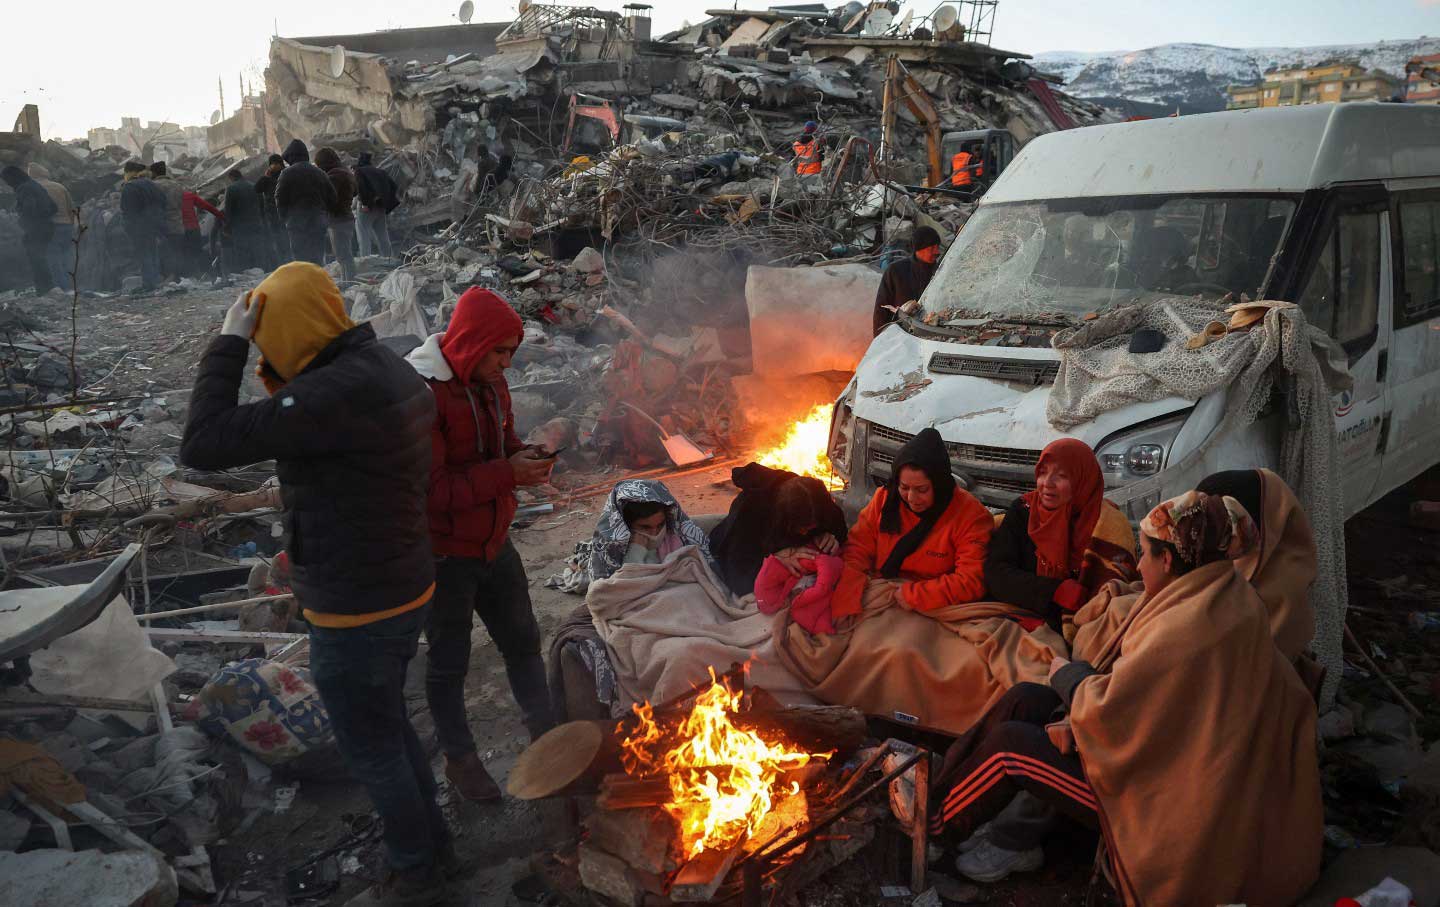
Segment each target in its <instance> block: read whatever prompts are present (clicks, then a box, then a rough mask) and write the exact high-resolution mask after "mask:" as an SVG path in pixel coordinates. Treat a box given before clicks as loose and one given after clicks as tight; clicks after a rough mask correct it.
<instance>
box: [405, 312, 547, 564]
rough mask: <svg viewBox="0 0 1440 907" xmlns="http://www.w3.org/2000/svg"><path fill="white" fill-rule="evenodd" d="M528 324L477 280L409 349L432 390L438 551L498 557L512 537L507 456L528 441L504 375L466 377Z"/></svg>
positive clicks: (433, 533) (433, 519) (433, 517)
mask: <svg viewBox="0 0 1440 907" xmlns="http://www.w3.org/2000/svg"><path fill="white" fill-rule="evenodd" d="M523 331H524V327H523V325H522V324H521V322H520V316H519V315H517V314H515V310H514V309H512V308H511V307H510V305H509V303H507V302H505V300H504V299H502V298H501V297H500V296H498V295H496V294H495V293H492V292H491V291H489V290H482V289H479V288H477V287H472V288H470V289H469V290H466V291H465V293H464V295H462V296H461V297H460V299H459V301H458V302H456V304H455V314H454V316H452V317H451V319H450V325H449V328H448V329H447V330H446V332H445V333H443V334H434V335H432V336H431V337H430V338H429V339H428V340H426V341H425V343H423V344H421V346H420V347H419V348H417V349H416V350H415V351H414V352H412V353H411V354H410V355H409V356H408V357H407V358H408V359H409V360H410V364H411V365H413V366H414V367H415V370H416V371H418V372H419V373H420V374H421V376H422V377H424V378H425V379H426V380H427V381H428V382H429V384H430V390H431V391H432V392H433V393H434V395H435V425H434V427H433V428H432V429H431V431H430V450H431V455H430V500H429V512H430V541H431V547H432V548H433V549H434V552H435V554H436V555H449V556H454V557H473V558H481V559H484V560H487V561H489V560H494V559H495V557H496V555H498V554H499V553H500V549H501V548H502V547H503V546H504V544H505V540H506V538H508V537H509V532H510V521H511V520H512V519H514V518H515V507H516V500H515V473H514V470H513V469H512V468H511V466H510V459H509V458H510V457H511V455H513V454H514V453H516V452H517V451H519V450H520V449H521V448H522V447H523V446H524V445H523V444H521V442H520V437H519V436H518V435H517V434H516V433H515V416H514V413H512V412H511V411H510V389H509V387H507V386H506V384H505V380H504V379H503V378H502V379H501V380H500V381H499V382H498V383H496V384H491V385H485V384H475V383H473V382H470V381H468V380H465V379H468V377H469V376H470V374H471V373H473V371H474V370H475V366H476V364H477V363H478V362H479V361H480V359H481V357H483V356H484V355H485V354H486V353H488V352H489V351H490V350H492V349H494V348H495V346H496V345H497V344H499V343H500V342H501V341H502V340H510V339H514V338H517V337H520V336H522V334H523ZM462 376H463V378H462Z"/></svg>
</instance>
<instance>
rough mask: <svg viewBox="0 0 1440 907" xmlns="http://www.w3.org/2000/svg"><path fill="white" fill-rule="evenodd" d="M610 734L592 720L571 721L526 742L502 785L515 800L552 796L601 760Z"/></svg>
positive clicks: (575, 781)
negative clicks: (525, 747)
mask: <svg viewBox="0 0 1440 907" xmlns="http://www.w3.org/2000/svg"><path fill="white" fill-rule="evenodd" d="M609 740H610V734H609V732H608V731H607V730H606V728H605V726H604V725H603V724H601V723H600V722H596V721H571V722H568V723H566V724H562V725H560V726H559V727H557V728H552V729H551V730H550V731H549V732H547V733H546V734H545V736H543V737H541V738H540V739H539V740H536V741H535V742H534V743H532V744H530V746H529V748H527V749H526V750H525V752H523V753H521V754H520V758H519V759H518V760H516V762H515V767H514V768H512V769H511V770H510V777H509V778H508V779H506V782H505V789H506V791H507V792H508V793H509V794H510V796H512V797H514V798H516V799H517V800H539V799H541V798H543V797H554V796H557V795H559V794H560V793H562V792H563V791H564V790H565V789H566V788H569V787H571V786H572V785H575V784H576V783H577V782H579V781H581V780H582V779H584V778H585V777H586V776H587V775H588V774H590V772H591V769H592V766H595V765H596V764H597V762H603V761H604V754H605V753H606V752H607V750H608V749H609V748H610V747H609Z"/></svg>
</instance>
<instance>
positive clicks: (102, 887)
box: [0, 850, 180, 907]
mask: <svg viewBox="0 0 1440 907" xmlns="http://www.w3.org/2000/svg"><path fill="white" fill-rule="evenodd" d="M179 897H180V889H179V886H178V884H177V883H176V881H175V872H174V870H172V869H171V868H170V867H169V866H168V865H166V863H165V861H164V860H163V859H161V858H160V857H159V856H157V855H155V854H152V853H147V852H143V851H126V852H124V853H102V852H101V851H98V850H85V851H81V852H79V853H71V852H70V851H67V850H31V851H26V852H25V853H0V904H36V905H39V904H84V905H86V907H171V905H173V904H174V903H175V902H176V900H177V899H178V898H179Z"/></svg>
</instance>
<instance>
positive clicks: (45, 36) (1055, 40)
mask: <svg viewBox="0 0 1440 907" xmlns="http://www.w3.org/2000/svg"><path fill="white" fill-rule="evenodd" d="M571 2H576V0H571ZM591 2H592V3H593V4H594V5H596V6H599V7H601V8H608V9H619V8H620V6H621V5H622V4H623V3H624V2H626V0H591ZM651 2H652V5H653V6H654V7H655V10H654V19H655V34H656V35H659V34H661V33H663V32H665V31H668V30H670V29H673V28H677V27H678V26H679V25H680V23H681V22H682V21H683V20H685V19H687V18H688V19H689V20H690V21H692V22H698V21H700V20H701V19H702V18H704V11H705V10H706V9H713V8H716V7H724V6H731V5H734V3H733V0H651ZM776 2H778V0H747V2H742V3H741V4H739V5H740V6H741V7H742V8H743V7H745V6H747V5H748V6H750V7H754V8H764V7H766V6H769V5H771V4H772V3H776ZM459 5H460V4H459V0H406V2H398V3H397V2H396V0H346V2H343V3H318V2H304V0H301V2H293V0H292V2H286V3H271V4H250V3H239V4H236V3H220V2H216V0H190V2H180V3H173V4H163V3H162V4H153V3H143V4H139V5H130V6H125V5H121V4H116V3H114V2H110V0H105V2H102V0H60V2H56V0H49V2H45V0H41V2H20V0H14V2H7V3H6V4H5V6H6V10H5V14H4V20H5V26H6V28H5V36H6V37H5V44H4V51H3V52H0V129H8V128H9V126H10V122H11V121H12V120H13V119H14V118H15V116H16V115H17V114H18V113H19V112H20V108H21V107H22V106H23V105H25V104H27V103H34V104H39V105H40V118H41V128H42V130H43V134H44V135H45V137H46V138H53V137H57V136H58V137H60V138H79V137H83V136H84V134H85V131H86V129H88V128H89V127H92V126H118V125H119V124H120V117H122V116H138V117H140V118H141V119H142V120H146V121H148V120H172V121H178V122H180V123H181V124H182V125H203V124H205V123H206V122H208V120H209V117H210V112H211V111H213V110H215V109H216V108H217V107H218V106H219V96H218V92H217V87H216V81H217V78H218V79H221V80H223V83H224V88H225V103H226V110H227V112H228V111H229V110H230V109H231V108H232V106H233V104H234V102H235V99H236V95H237V93H238V91H239V78H240V76H241V75H242V74H243V75H245V76H246V77H247V78H249V79H251V80H252V81H253V82H254V84H255V86H256V90H259V88H260V86H261V83H262V81H263V79H262V76H261V73H262V72H263V71H264V68H265V60H266V56H267V54H268V52H269V39H270V36H271V35H272V34H275V33H276V31H277V30H278V33H279V34H282V35H287V36H296V37H298V36H303V35H315V34H336V33H349V32H364V31H373V30H376V29H383V28H407V27H414V26H421V25H444V24H447V23H452V22H454V21H456V20H455V19H454V13H455V10H456V8H458V7H459ZM836 5H839V4H838V3H837V4H836ZM908 5H909V6H911V7H914V8H915V11H916V15H917V16H920V15H923V14H927V13H929V12H930V11H931V10H933V9H934V7H935V5H936V2H935V0H920V2H916V0H910V3H909V4H908ZM475 6H476V12H475V21H505V20H508V19H510V18H512V17H513V16H514V11H515V6H516V4H515V3H514V2H513V0H477V2H476V3H475ZM1437 32H1440V0H1386V2H1383V3H1378V2H1377V3H1357V2H1355V0H1206V2H1203V3H1197V2H1193V0H1183V2H1180V0H1167V2H1160V0H1098V2H1084V0H1000V5H999V7H998V12H997V16H996V21H995V35H994V39H993V43H994V45H995V46H997V47H1001V48H1004V49H1006V50H1016V51H1023V52H1025V53H1032V54H1033V53H1040V52H1042V51H1047V50H1085V51H1106V50H1136V49H1139V48H1143V47H1151V46H1153V45H1156V44H1166V43H1170V42H1177V41H1187V42H1197V43H1203V44H1222V45H1228V46H1232V47H1255V46H1293V45H1305V44H1339V43H1368V42H1374V41H1379V40H1383V39H1398V38H1413V37H1417V36H1419V35H1421V34H1432V35H1433V34H1436V33H1437Z"/></svg>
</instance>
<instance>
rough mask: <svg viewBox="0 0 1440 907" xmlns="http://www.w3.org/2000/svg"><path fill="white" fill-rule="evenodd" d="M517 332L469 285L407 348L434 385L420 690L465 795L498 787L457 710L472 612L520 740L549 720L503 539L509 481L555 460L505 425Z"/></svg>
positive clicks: (453, 778)
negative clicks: (521, 732)
mask: <svg viewBox="0 0 1440 907" xmlns="http://www.w3.org/2000/svg"><path fill="white" fill-rule="evenodd" d="M523 334H524V327H523V325H522V324H521V321H520V316H519V315H517V314H516V313H515V310H514V309H513V308H511V307H510V304H509V303H508V302H506V301H505V300H504V299H503V298H502V297H501V296H499V295H498V294H496V293H494V292H492V291H490V290H484V289H481V288H479V287H471V288H470V289H468V290H466V291H465V293H464V295H462V296H461V297H460V299H459V301H457V302H456V303H455V314H454V315H452V316H451V318H450V325H449V328H448V329H447V330H446V331H445V333H443V334H434V335H432V336H431V337H430V338H429V339H427V340H426V341H425V342H424V343H423V344H421V345H420V346H419V347H418V348H417V349H416V350H415V351H414V352H412V353H411V354H410V355H409V357H407V358H408V359H409V360H410V364H411V365H413V366H414V367H415V370H416V371H418V372H419V373H420V375H421V377H423V378H425V379H426V381H427V382H429V384H430V390H431V391H432V392H433V393H434V394H435V425H434V427H433V428H432V429H431V433H430V441H431V460H430V499H429V511H430V539H431V545H432V547H433V549H434V552H435V599H434V606H433V607H432V609H431V612H430V618H429V621H428V624H427V626H426V629H425V638H426V640H427V642H428V643H429V645H430V658H429V666H428V668H427V670H426V675H425V695H426V698H427V699H428V700H429V703H430V714H431V716H432V717H433V718H434V720H435V736H436V737H437V738H438V739H439V741H440V748H441V749H442V750H443V751H444V753H445V777H446V778H448V779H450V783H451V784H453V785H455V787H456V789H457V790H459V792H460V794H461V796H463V797H465V798H466V799H468V800H495V799H498V798H499V797H500V788H499V787H498V786H497V785H496V784H495V781H494V780H493V779H492V778H491V777H490V774H489V772H487V771H486V770H485V766H484V764H483V763H481V761H480V757H479V755H478V754H477V753H476V747H475V738H474V736H472V734H471V733H470V726H469V724H468V722H467V721H466V720H465V674H466V672H467V671H468V670H469V667H470V631H471V628H472V626H473V624H474V616H475V615H476V614H478V615H479V616H480V620H481V621H482V622H483V623H484V624H485V629H486V630H488V631H489V632H490V638H491V639H493V640H495V645H496V647H497V648H499V649H500V654H501V656H502V657H504V659H505V672H506V674H507V675H508V676H509V678H510V689H511V691H512V692H513V693H514V694H515V700H516V702H518V703H519V705H520V709H521V711H522V712H524V715H525V725H526V727H527V728H528V729H529V731H530V737H531V739H532V740H533V739H534V738H536V737H538V736H540V735H541V734H543V733H544V732H545V731H547V730H549V729H550V727H551V726H552V725H553V723H554V720H553V718H552V716H551V715H552V713H551V709H550V691H549V688H548V687H547V686H546V683H545V661H544V659H543V658H542V657H541V655H540V627H539V625H538V624H537V623H536V621H535V611H534V609H533V608H532V607H531V604H530V581H529V578H528V577H526V575H525V566H524V564H522V563H521V561H520V553H519V552H518V551H516V550H515V545H514V544H513V543H512V542H511V541H510V521H511V519H513V518H514V516H515V508H516V499H515V489H516V488H517V487H521V486H526V485H539V484H541V483H543V482H545V481H546V480H547V479H548V478H549V476H550V470H551V468H552V467H553V466H554V465H555V458H554V455H553V454H550V455H549V456H547V455H546V452H545V451H541V450H536V449H535V448H533V447H527V446H526V445H524V444H522V443H521V441H520V437H519V436H518V435H517V434H516V433H515V416H514V414H513V413H512V412H511V410H510V389H509V387H508V386H507V385H506V383H505V369H507V368H509V367H510V359H511V357H512V356H514V355H515V351H516V349H518V348H519V346H520V340H521V338H522V336H523Z"/></svg>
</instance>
